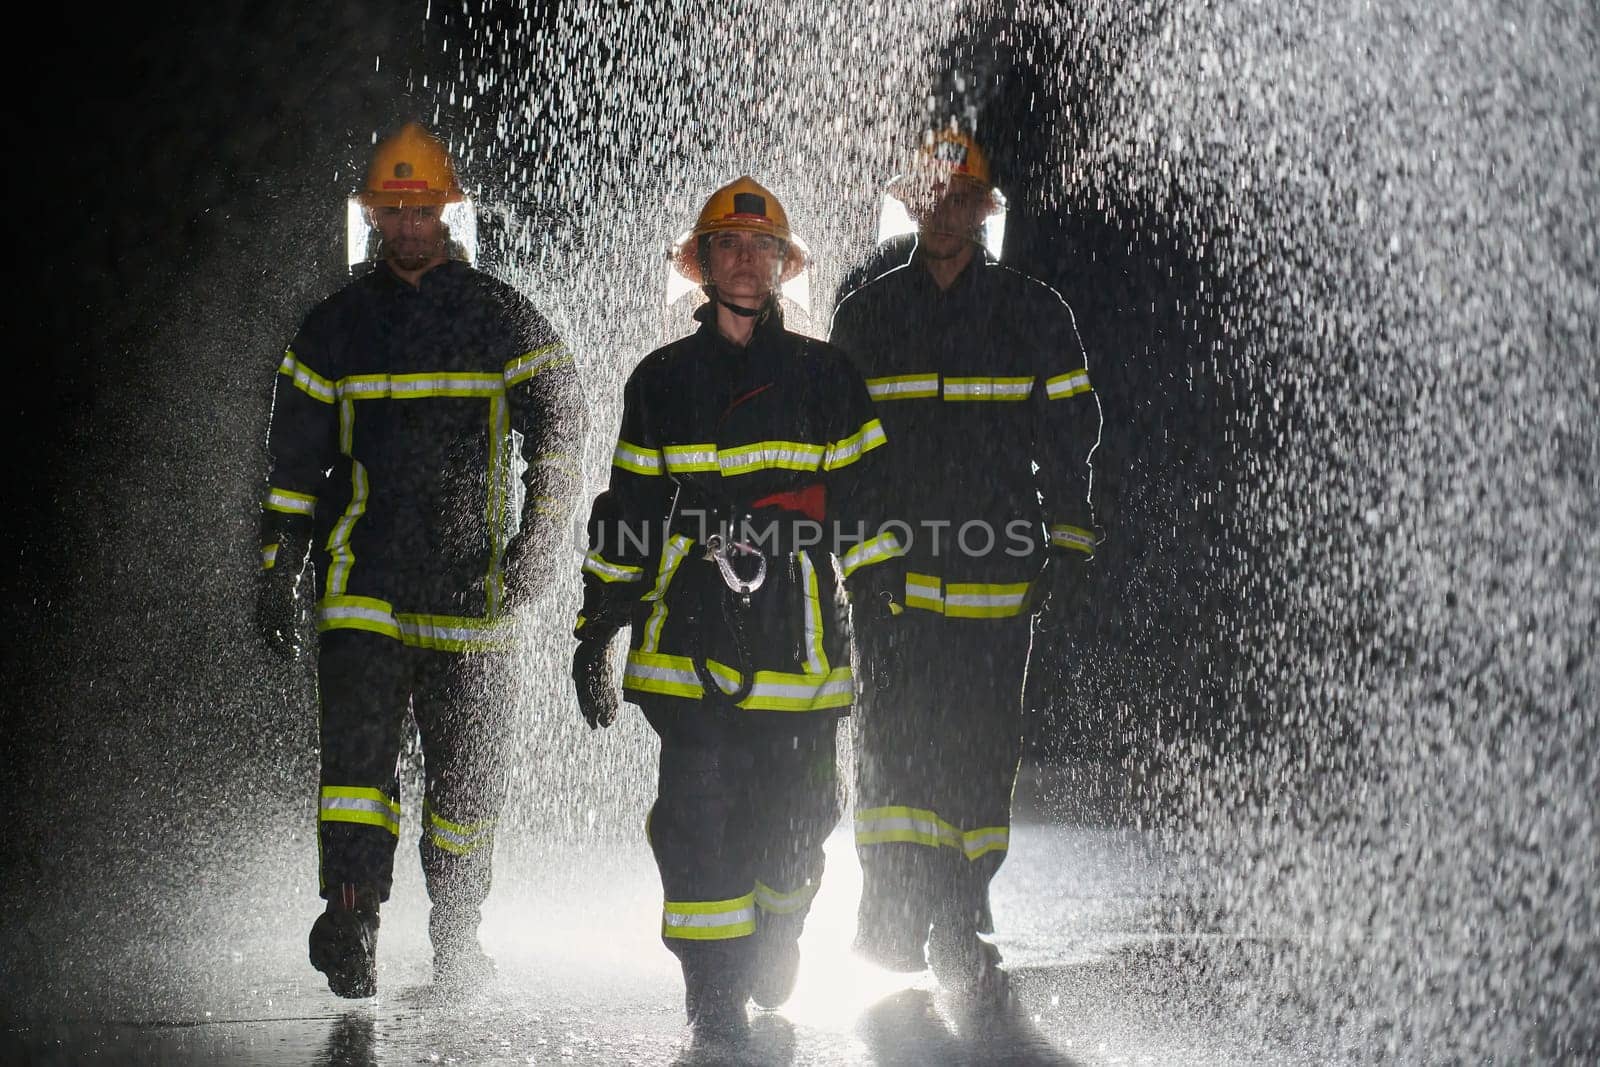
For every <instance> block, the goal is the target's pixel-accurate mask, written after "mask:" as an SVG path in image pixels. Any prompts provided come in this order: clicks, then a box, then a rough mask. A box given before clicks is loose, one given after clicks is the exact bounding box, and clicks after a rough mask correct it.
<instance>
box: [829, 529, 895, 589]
mask: <svg viewBox="0 0 1600 1067" xmlns="http://www.w3.org/2000/svg"><path fill="white" fill-rule="evenodd" d="M901 553H902V550H901V548H900V539H899V538H897V537H895V535H894V534H893V533H887V532H886V533H881V534H879V535H878V536H877V537H874V538H873V539H872V540H870V541H864V542H862V543H861V544H859V545H857V546H855V547H854V548H852V549H851V550H850V551H848V552H846V553H845V554H844V556H843V557H842V558H840V560H839V569H840V570H842V571H843V572H844V576H845V577H846V578H848V577H850V575H852V574H854V573H855V572H856V571H857V570H858V569H860V568H861V567H864V566H866V565H867V564H869V563H878V562H880V561H882V560H886V559H893V558H894V557H895V556H898V555H901Z"/></svg>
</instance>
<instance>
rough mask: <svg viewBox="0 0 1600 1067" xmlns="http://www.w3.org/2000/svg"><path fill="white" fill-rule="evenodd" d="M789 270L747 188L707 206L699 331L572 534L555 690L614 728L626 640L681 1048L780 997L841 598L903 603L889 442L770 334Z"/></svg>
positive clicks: (817, 845)
mask: <svg viewBox="0 0 1600 1067" xmlns="http://www.w3.org/2000/svg"><path fill="white" fill-rule="evenodd" d="M807 258H808V257H807V252H806V249H805V246H804V245H803V244H802V243H801V242H800V240H799V239H798V238H797V237H795V236H794V234H792V233H791V232H790V228H789V221H788V217H787V215H786V213H785V211H784V209H783V206H782V204H780V203H779V202H778V199H777V198H776V197H775V196H773V194H772V193H771V192H770V191H768V190H767V189H765V188H764V187H762V186H761V185H759V184H758V183H757V182H755V181H754V180H753V179H751V178H749V177H741V178H739V179H737V180H736V181H733V182H731V183H729V184H728V185H725V186H723V187H721V188H719V189H717V190H716V191H715V192H713V193H712V194H711V196H710V197H709V199H707V200H706V202H705V205H704V208H703V209H702V210H701V212H700V215H699V218H698V220H697V221H696V223H695V225H694V227H693V228H692V229H691V230H690V231H689V232H687V233H686V234H684V236H683V237H681V238H679V240H678V241H677V243H676V244H675V246H674V249H673V251H672V253H671V259H672V261H673V262H674V263H675V264H676V268H677V269H678V270H679V271H680V272H682V274H684V275H685V276H686V277H688V278H689V279H691V280H692V281H693V282H695V283H696V284H698V285H699V286H700V287H701V288H702V289H703V291H704V293H705V295H706V298H707V299H706V301H705V302H704V303H703V304H702V305H701V306H700V307H699V308H698V309H697V311H696V312H695V318H696V320H697V321H698V322H699V328H698V329H697V330H696V331H695V332H693V333H691V334H689V335H688V336H686V337H683V338H681V339H679V340H677V341H675V342H673V343H671V344H668V345H666V346H665V347H663V348H659V349H657V350H656V351H654V352H652V353H650V355H648V356H646V357H645V359H644V360H643V361H642V362H641V363H640V364H639V365H638V366H637V367H636V368H635V369H634V371H633V373H632V374H631V375H630V376H629V378H628V381H627V383H626V386H625V388H624V391H623V413H622V424H621V428H620V432H619V435H618V439H617V444H616V450H615V453H614V458H613V460H612V465H611V472H610V481H609V486H608V488H607V489H606V490H605V491H604V492H603V493H602V494H601V495H600V496H599V497H598V498H597V499H596V500H595V502H594V504H593V508H592V511H591V515H590V522H589V552H588V556H587V559H586V561H585V563H584V566H583V581H584V599H583V606H582V610H581V614H580V616H579V618H578V620H577V623H576V626H575V628H574V635H575V636H576V637H577V639H578V646H577V649H576V651H575V653H574V655H573V665H572V670H573V678H574V682H575V684H576V686H577V690H578V699H579V704H580V707H581V708H582V710H583V713H584V716H585V718H586V719H587V720H588V722H589V725H590V726H591V727H595V726H605V725H608V724H609V723H610V722H611V721H612V719H613V718H614V717H615V715H616V711H617V695H616V693H615V690H614V688H613V686H614V680H613V679H614V675H613V673H612V670H613V668H612V661H611V658H610V647H611V641H612V638H613V637H614V635H615V634H616V633H617V631H618V630H620V629H622V628H623V627H628V628H630V636H629V639H628V651H627V659H626V664H625V666H624V669H623V671H622V674H623V691H624V693H625V694H626V698H627V700H628V701H629V702H630V703H632V704H636V705H637V706H638V707H639V708H640V709H641V710H642V711H643V713H644V716H645V718H646V720H647V721H648V722H649V723H650V725H651V727H652V728H653V729H654V730H655V732H656V733H657V734H658V735H659V737H660V742H661V751H660V767H659V780H658V790H657V797H656V800H655V803H654V804H653V805H652V807H651V810H650V814H649V817H648V819H647V821H646V833H647V836H648V838H649V841H650V845H651V848H652V850H653V852H654V855H655V860H656V865H657V868H658V869H659V871H660V875H661V885H662V891H663V896H664V904H663V914H662V925H661V936H662V939H663V941H664V942H665V944H666V947H667V948H668V949H669V950H670V951H671V952H673V953H674V954H675V955H676V956H677V958H678V960H679V962H680V964H681V966H682V970H683V978H684V989H685V1007H686V1009H687V1014H688V1018H689V1022H690V1023H691V1025H692V1026H693V1028H694V1030H695V1032H696V1034H697V1035H700V1034H730V1033H731V1034H738V1033H742V1032H743V1031H744V1029H745V1028H746V1026H747V1016H746V1005H747V1001H748V1000H750V999H751V998H754V1000H755V1002H756V1004H757V1005H758V1006H760V1007H763V1008H775V1007H777V1006H779V1005H781V1004H782V1003H784V1002H785V1001H786V1000H787V999H788V997H789V995H790V993H791V992H792V990H793V987H794V984H795V979H796V974H797V971H798V967H799V961H800V950H799V944H798V942H799V937H800V933H801V929H802V926H803V924H804V922H805V918H806V913H807V911H808V909H809V907H810V904H811V901H812V898H813V897H814V896H815V894H816V892H817V886H818V884H819V881H820V879H821V877H822V868H823V851H822V846H823V841H824V839H825V838H826V837H827V835H828V834H829V832H831V830H832V829H833V828H834V827H835V826H836V825H837V823H838V820H839V817H840V815H841V813H842V798H841V792H842V791H841V789H840V786H839V783H838V780H837V772H836V765H835V734H836V724H837V722H838V720H839V719H840V718H841V717H843V716H845V715H847V714H848V713H849V710H850V707H851V704H852V703H853V700H854V695H855V680H854V672H853V670H852V667H851V663H850V652H851V646H850V641H849V636H848V632H847V629H846V627H847V625H848V624H849V621H850V620H849V612H850V610H851V602H852V601H853V602H854V610H855V611H857V612H861V611H863V610H872V611H883V612H885V613H888V612H891V611H893V610H894V605H893V603H892V598H891V596H890V593H891V591H892V588H893V587H894V586H895V585H897V584H898V581H897V579H895V578H894V577H893V576H892V575H890V576H889V577H881V576H883V575H885V574H886V573H888V572H890V571H891V570H892V568H893V562H894V558H895V553H896V550H897V540H896V537H895V534H894V532H893V531H892V530H891V531H888V532H880V531H879V528H878V525H877V524H876V523H875V522H874V521H873V519H874V516H873V515H871V514H870V509H871V505H870V500H871V499H872V489H873V486H872V480H873V479H877V478H879V477H880V471H881V465H880V459H879V456H880V452H881V450H882V446H883V444H884V435H883V431H882V428H881V426H880V425H879V423H878V420H877V418H876V417H875V416H874V413H873V407H872V402H871V400H870V398H869V397H868V395H867V388H866V385H865V384H864V383H863V381H862V380H861V377H860V375H859V374H858V373H857V372H856V371H855V369H854V368H853V367H852V366H851V365H850V364H849V362H848V361H846V360H845V359H844V358H843V356H842V355H841V354H840V353H839V352H838V351H837V350H836V349H834V348H833V347H832V346H830V345H828V344H827V343H825V342H823V341H819V340H816V339H813V338H808V337H804V336H801V335H799V334H795V333H791V332H789V331H788V330H786V329H785V328H784V321H783V313H782V308H781V305H780V301H779V294H780V291H781V290H780V287H781V285H782V284H783V283H784V282H785V281H786V280H788V279H790V278H791V277H793V276H794V275H796V274H797V273H798V272H799V271H801V270H803V269H804V268H805V267H806V264H807ZM880 594H881V595H880ZM847 598H848V599H847Z"/></svg>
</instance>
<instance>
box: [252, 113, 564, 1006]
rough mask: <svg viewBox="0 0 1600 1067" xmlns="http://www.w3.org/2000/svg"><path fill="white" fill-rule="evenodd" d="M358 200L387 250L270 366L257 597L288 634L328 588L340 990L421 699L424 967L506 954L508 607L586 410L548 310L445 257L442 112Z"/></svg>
mask: <svg viewBox="0 0 1600 1067" xmlns="http://www.w3.org/2000/svg"><path fill="white" fill-rule="evenodd" d="M355 200H356V201H357V202H358V203H359V208H360V211H361V213H362V214H363V215H364V217H365V219H366V221H367V222H368V223H369V224H370V226H371V227H372V228H374V229H375V230H376V231H377V233H378V235H379V237H380V239H381V244H380V245H379V249H380V251H379V257H378V259H377V261H376V262H375V263H373V264H370V265H369V266H370V269H367V270H366V271H365V272H364V273H360V274H358V275H357V276H356V277H355V278H354V279H353V280H351V281H350V282H349V283H348V284H347V285H345V286H344V287H343V288H342V289H340V290H339V291H338V292H336V293H334V294H333V295H332V296H330V297H328V298H327V299H325V300H323V301H322V302H321V303H319V304H318V305H317V306H316V307H315V308H313V309H312V311H311V312H310V314H308V315H307V316H306V317H305V319H304V321H303V323H302V324H301V326H300V329H299V332H298V333H297V334H296V336H295V337H294V340H293V342H292V343H291V344H290V345H289V347H288V349H287V351H285V352H284V355H283V359H282V362H281V363H280V365H279V366H278V373H277V377H276V378H275V391H274V397H273V404H272V413H271V425H270V430H269V435H268V453H269V462H270V467H269V471H268V477H267V489H266V494H265V499H264V502H263V504H262V511H261V516H262V523H261V529H262V543H263V545H264V549H263V564H264V570H263V572H262V575H263V576H262V580H261V584H260V588H259V596H258V601H257V623H258V627H259V629H260V631H261V634H262V636H263V637H264V639H265V640H266V641H267V642H268V645H269V647H271V648H272V649H274V650H275V651H278V652H280V653H282V654H285V655H288V656H291V657H292V656H293V655H295V654H296V653H297V652H298V651H299V647H300V641H299V633H300V627H299V622H298V618H299V617H300V610H301V608H302V607H303V606H307V605H309V602H310V601H312V600H314V602H315V604H314V619H315V629H316V632H317V638H316V641H315V645H316V660H317V663H316V667H317V685H318V698H319V703H320V725H319V729H320V737H321V771H320V786H321V787H320V795H319V803H318V824H317V828H318V844H319V849H318V856H319V864H320V870H319V874H320V879H321V890H322V896H323V897H324V898H325V899H326V900H327V908H326V910H325V911H324V912H323V914H321V915H320V916H319V917H318V918H317V920H316V922H315V925H313V927H312V929H311V934H310V938H309V946H310V955H311V962H312V964H313V965H314V966H315V967H316V968H317V970H319V971H321V972H323V973H324V974H325V975H326V976H327V980H328V988H329V989H331V990H332V991H333V992H334V993H335V994H337V995H338V996H341V997H367V996H371V995H373V993H374V992H376V988H377V972H376V950H377V932H378V911H379V905H380V904H381V903H382V902H383V901H385V900H387V899H388V897H389V891H390V886H391V881H392V874H393V869H394V850H395V845H396V843H397V841H398V839H399V831H400V814H401V812H400V793H399V780H398V775H397V768H398V761H399V757H400V753H401V748H402V742H403V740H404V739H405V737H406V736H408V733H409V729H410V723H411V720H412V719H414V721H415V724H416V728H417V734H418V737H419V739H420V744H421V750H422V755H423V771H424V780H425V793H424V799H423V805H422V834H421V842H420V851H421V859H422V869H423V874H424V876H425V880H426V884H427V891H428V897H429V900H430V902H431V909H430V912H429V917H428V933H429V935H430V938H431V941H432V944H433V954H434V955H433V975H434V980H435V982H436V983H438V984H440V985H441V986H443V987H452V986H470V985H472V984H475V983H478V982H480V981H482V980H483V979H485V978H487V977H489V976H490V975H491V974H492V973H493V964H492V961H491V960H490V959H489V957H488V956H487V955H486V954H485V953H484V951H483V949H482V947H481V945H480V944H479V942H478V937H477V928H478V921H479V909H480V906H481V905H482V904H483V902H484V900H485V898H486V897H487V895H488V892H489V882H490V865H491V852H492V849H493V846H494V834H495V821H496V818H497V817H498V815H499V813H500V810H501V806H502V802H503V799H504V795H505V790H506V758H507V752H506V748H507V743H508V730H509V726H510V721H509V709H508V708H507V707H506V706H505V702H504V701H503V700H502V699H501V696H502V694H503V693H504V692H506V691H507V686H506V685H505V684H503V682H504V680H505V672H506V670H507V667H508V659H509V657H508V656H507V655H506V653H507V651H508V650H509V648H510V640H511V632H510V623H511V618H510V616H511V613H512V612H514V611H516V610H517V609H518V608H519V607H520V606H522V605H525V604H527V603H528V602H530V600H531V599H532V598H534V597H537V596H538V594H539V593H540V591H541V589H542V588H543V587H545V586H546V585H547V584H548V581H549V580H550V578H551V577H552V576H553V575H554V574H555V573H556V571H555V567H556V564H557V560H556V552H557V550H558V547H559V540H558V532H559V531H560V530H561V529H562V528H563V527H564V526H565V524H566V523H567V522H568V521H569V520H570V517H571V513H572V510H573V508H574V507H575V506H576V504H577V501H578V498H579V496H580V495H581V483H580V480H579V479H580V472H581V454H580V453H581V449H582V442H583V436H584V433H585V431H586V427H587V414H586V412H585V408H584V403H583V397H582V393H581V390H580V387H579V384H578V381H577V376H576V371H575V369H574V367H573V363H572V359H571V357H570V355H569V354H568V352H567V349H566V347H565V346H564V345H563V344H562V342H561V340H560V338H558V337H557V336H556V334H555V332H554V331H553V330H552V329H551V328H550V325H549V324H548V323H547V322H546V321H545V319H544V318H543V317H542V316H541V315H540V314H539V312H538V311H537V310H535V308H534V307H533V306H532V304H530V303H529V301H528V300H527V299H526V298H524V297H523V296H522V295H521V294H520V293H518V292H517V291H516V290H515V289H513V288H511V287H510V286H509V285H506V284H504V283H502V282H501V281H499V280H497V279H495V278H493V277H491V276H490V275H489V274H487V273H484V272H481V271H479V270H477V269H476V268H474V267H472V266H470V265H469V264H467V263H466V262H462V261H460V260H456V259H452V258H451V252H452V250H455V251H457V252H459V251H460V249H461V245H460V243H459V242H457V241H453V240H452V236H451V232H450V228H449V226H448V225H447V224H446V223H445V222H444V220H443V214H444V212H445V211H447V210H454V211H459V210H460V209H461V207H462V206H465V207H466V208H467V209H468V210H470V204H469V203H468V202H466V200H465V194H464V193H463V191H462V189H461V186H460V185H459V184H458V182H457V179H456V174H455V169H454V167H453V165H452V163H451V159H450V156H449V153H448V151H447V150H446V148H445V146H444V145H443V144H442V143H441V142H440V141H439V140H438V139H437V138H436V137H435V136H434V135H432V134H431V133H430V132H428V131H427V130H426V129H424V128H423V127H422V126H421V125H419V124H416V123H410V124H407V125H405V126H404V127H403V128H401V129H399V130H398V131H397V132H396V133H394V134H393V135H392V136H389V137H387V138H386V139H384V140H382V141H381V142H380V143H379V144H378V145H377V146H376V148H375V150H374V152H373V156H372V160H371V165H370V168H369V170H368V173H367V177H366V184H365V187H364V188H363V189H362V190H361V191H360V192H359V193H358V194H356V197H355ZM451 205H456V206H455V207H451ZM308 563H309V566H308ZM308 613H309V612H308Z"/></svg>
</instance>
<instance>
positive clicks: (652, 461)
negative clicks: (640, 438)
mask: <svg viewBox="0 0 1600 1067" xmlns="http://www.w3.org/2000/svg"><path fill="white" fill-rule="evenodd" d="M611 463H612V465H613V466H617V467H621V468H622V469H623V470H629V471H633V473H635V474H660V473H661V453H660V452H657V451H656V450H655V449H653V448H642V447H639V446H637V445H631V444H629V443H628V442H626V441H618V442H617V447H616V450H615V451H614V452H612V453H611Z"/></svg>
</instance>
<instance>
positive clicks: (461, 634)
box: [395, 612, 512, 652]
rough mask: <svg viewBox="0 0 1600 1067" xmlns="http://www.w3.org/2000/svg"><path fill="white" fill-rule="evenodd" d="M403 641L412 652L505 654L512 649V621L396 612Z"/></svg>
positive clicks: (505, 618)
mask: <svg viewBox="0 0 1600 1067" xmlns="http://www.w3.org/2000/svg"><path fill="white" fill-rule="evenodd" d="M395 622H396V623H398V624H399V628H400V640H402V641H404V642H405V643H406V644H408V645H410V646H411V647H413V648H431V649H436V650H437V651H440V652H504V651H507V650H508V649H510V648H511V644H512V640H511V639H512V633H511V620H510V619H509V618H507V617H505V616H500V617H496V618H483V619H478V618H472V617H470V616H459V615H416V614H412V613H409V612H396V613H395Z"/></svg>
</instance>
